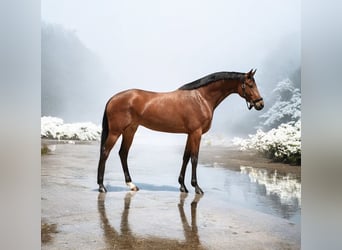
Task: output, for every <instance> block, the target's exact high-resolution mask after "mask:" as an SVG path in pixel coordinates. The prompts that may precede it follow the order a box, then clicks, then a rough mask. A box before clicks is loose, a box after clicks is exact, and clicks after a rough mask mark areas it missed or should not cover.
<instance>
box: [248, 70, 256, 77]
mask: <svg viewBox="0 0 342 250" xmlns="http://www.w3.org/2000/svg"><path fill="white" fill-rule="evenodd" d="M254 73H255V72H254ZM254 73H253V69H251V70H250V71H249V72H248V73H247V79H250V78H252V77H253V75H254Z"/></svg>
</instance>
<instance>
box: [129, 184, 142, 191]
mask: <svg viewBox="0 0 342 250" xmlns="http://www.w3.org/2000/svg"><path fill="white" fill-rule="evenodd" d="M126 184H127V186H128V187H129V189H130V190H131V191H139V188H138V187H137V186H136V185H135V184H133V183H132V182H127V183H126Z"/></svg>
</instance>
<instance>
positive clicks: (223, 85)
mask: <svg viewBox="0 0 342 250" xmlns="http://www.w3.org/2000/svg"><path fill="white" fill-rule="evenodd" d="M238 84H239V81H238V80H230V81H224V80H221V81H218V82H215V83H212V84H208V85H207V86H204V87H202V88H200V89H199V91H200V93H201V95H202V96H203V98H204V99H205V100H206V101H207V102H208V104H209V106H210V107H212V109H213V110H214V109H215V108H216V107H217V106H218V105H219V104H220V103H221V102H222V101H223V100H224V99H225V98H226V97H227V96H229V95H230V94H232V93H237V92H238V91H237V89H238Z"/></svg>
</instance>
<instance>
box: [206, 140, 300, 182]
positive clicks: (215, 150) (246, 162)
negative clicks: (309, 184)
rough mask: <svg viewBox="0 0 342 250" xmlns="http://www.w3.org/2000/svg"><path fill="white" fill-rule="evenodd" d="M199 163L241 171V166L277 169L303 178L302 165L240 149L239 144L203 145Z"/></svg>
mask: <svg viewBox="0 0 342 250" xmlns="http://www.w3.org/2000/svg"><path fill="white" fill-rule="evenodd" d="M199 163H201V164H213V163H218V164H220V166H222V167H225V168H229V169H231V170H234V171H240V166H250V167H254V168H260V169H261V168H263V169H267V170H270V171H275V170H277V172H278V173H280V174H294V175H296V176H297V177H299V178H301V165H290V164H287V163H282V162H275V161H273V160H272V159H269V158H266V157H265V156H263V155H262V154H261V153H259V152H257V151H253V150H246V151H243V150H240V149H239V147H238V146H234V145H232V146H203V147H201V148H200V154H199Z"/></svg>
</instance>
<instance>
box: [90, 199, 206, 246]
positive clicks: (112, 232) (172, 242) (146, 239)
mask: <svg viewBox="0 0 342 250" xmlns="http://www.w3.org/2000/svg"><path fill="white" fill-rule="evenodd" d="M105 195H106V194H105V193H100V194H99V196H98V201H97V207H98V211H99V213H100V218H101V226H102V228H103V231H104V236H105V241H106V244H107V247H108V248H109V249H182V250H184V249H204V247H202V246H201V244H200V241H199V237H198V233H197V224H196V209H197V203H198V202H199V200H200V198H201V196H200V195H196V196H195V198H194V200H193V201H192V203H191V225H189V223H188V220H187V218H186V215H185V213H184V200H185V198H186V194H181V195H180V202H179V204H178V209H179V214H180V218H181V221H182V224H183V230H184V236H185V241H179V240H176V239H169V238H163V237H157V236H137V235H136V234H134V233H132V230H131V229H130V226H129V222H128V214H129V209H130V204H131V198H132V194H131V193H127V194H126V196H125V199H124V210H123V212H122V215H121V224H120V232H118V231H117V230H116V229H115V228H114V227H113V226H111V225H110V222H109V220H108V218H107V214H106V208H105Z"/></svg>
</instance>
